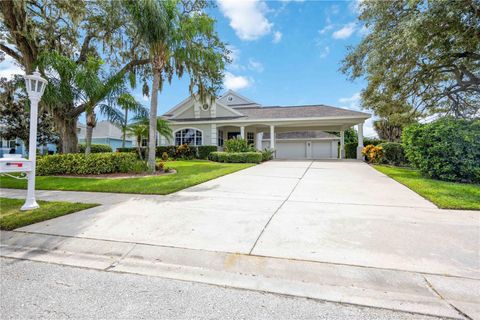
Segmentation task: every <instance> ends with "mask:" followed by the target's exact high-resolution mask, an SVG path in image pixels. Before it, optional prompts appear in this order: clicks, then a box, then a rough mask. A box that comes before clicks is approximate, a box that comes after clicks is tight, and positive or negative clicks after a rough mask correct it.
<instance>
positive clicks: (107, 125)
mask: <svg viewBox="0 0 480 320" xmlns="http://www.w3.org/2000/svg"><path fill="white" fill-rule="evenodd" d="M86 130H87V126H86V125H85V124H83V123H77V134H78V142H79V143H85V134H86ZM122 137H123V134H122V130H121V129H120V128H119V127H118V126H116V125H115V124H113V123H111V122H110V121H99V122H97V125H96V126H95V127H94V128H93V132H92V144H107V145H109V146H110V147H112V150H113V151H115V150H116V149H117V148H121V147H122ZM133 140H134V138H133V137H131V136H128V135H127V137H126V140H125V147H126V148H129V147H132V146H133Z"/></svg>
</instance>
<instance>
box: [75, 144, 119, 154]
mask: <svg viewBox="0 0 480 320" xmlns="http://www.w3.org/2000/svg"><path fill="white" fill-rule="evenodd" d="M85 148H86V145H85V144H79V145H78V152H79V153H85ZM112 151H113V150H112V147H110V146H109V145H108V144H92V145H91V147H90V152H91V153H100V152H112Z"/></svg>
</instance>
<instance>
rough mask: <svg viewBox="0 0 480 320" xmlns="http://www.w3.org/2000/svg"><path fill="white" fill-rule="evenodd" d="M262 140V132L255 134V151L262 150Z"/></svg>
mask: <svg viewBox="0 0 480 320" xmlns="http://www.w3.org/2000/svg"><path fill="white" fill-rule="evenodd" d="M262 140H263V132H257V141H256V143H257V150H263V145H262Z"/></svg>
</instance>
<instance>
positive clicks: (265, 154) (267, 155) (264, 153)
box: [262, 148, 275, 161]
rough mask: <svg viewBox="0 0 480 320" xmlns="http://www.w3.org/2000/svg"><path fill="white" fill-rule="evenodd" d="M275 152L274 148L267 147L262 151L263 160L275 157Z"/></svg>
mask: <svg viewBox="0 0 480 320" xmlns="http://www.w3.org/2000/svg"><path fill="white" fill-rule="evenodd" d="M274 152H275V150H273V149H267V148H265V149H264V150H263V151H262V161H268V160H272V159H273V153H274Z"/></svg>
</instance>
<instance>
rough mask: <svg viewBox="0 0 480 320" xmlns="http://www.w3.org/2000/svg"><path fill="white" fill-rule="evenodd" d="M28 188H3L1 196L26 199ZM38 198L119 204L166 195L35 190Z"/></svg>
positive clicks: (0, 192) (0, 190)
mask: <svg viewBox="0 0 480 320" xmlns="http://www.w3.org/2000/svg"><path fill="white" fill-rule="evenodd" d="M26 195H27V190H23V189H5V188H3V189H1V188H0V197H5V198H16V199H25V197H26ZM35 195H36V197H37V200H45V201H67V202H80V203H98V204H102V205H108V204H117V203H120V202H125V201H128V200H132V199H160V198H162V197H164V196H162V195H155V194H151V195H150V194H130V193H107V192H85V191H59V190H35Z"/></svg>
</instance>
